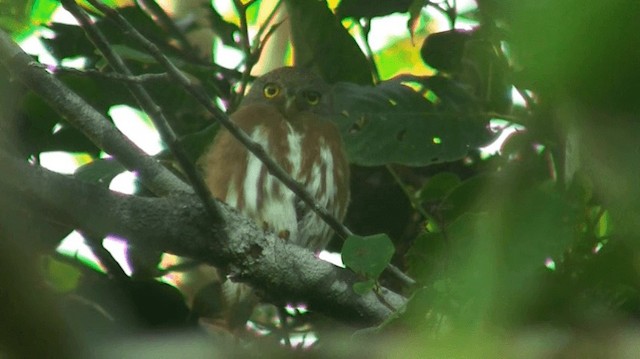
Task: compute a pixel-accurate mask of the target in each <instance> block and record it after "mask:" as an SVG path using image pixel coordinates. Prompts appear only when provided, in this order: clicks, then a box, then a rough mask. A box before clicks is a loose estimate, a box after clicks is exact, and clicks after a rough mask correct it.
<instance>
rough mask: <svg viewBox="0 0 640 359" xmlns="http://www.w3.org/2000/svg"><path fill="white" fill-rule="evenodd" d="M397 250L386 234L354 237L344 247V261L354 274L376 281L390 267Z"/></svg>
mask: <svg viewBox="0 0 640 359" xmlns="http://www.w3.org/2000/svg"><path fill="white" fill-rule="evenodd" d="M394 251H395V248H394V247H393V243H392V242H391V239H389V236H387V235H386V234H374V235H372V236H366V237H361V236H356V235H352V236H349V238H347V240H346V241H345V242H344V245H343V246H342V261H343V263H344V264H345V265H346V266H347V267H349V268H350V269H351V270H353V271H354V272H356V273H358V274H360V275H363V276H365V278H368V279H374V280H375V279H376V278H378V276H380V273H382V271H383V270H384V269H385V268H386V267H387V265H389V262H390V261H391V257H393V253H394Z"/></svg>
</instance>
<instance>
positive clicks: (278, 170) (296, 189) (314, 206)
mask: <svg viewBox="0 0 640 359" xmlns="http://www.w3.org/2000/svg"><path fill="white" fill-rule="evenodd" d="M69 1H70V0H69ZM88 1H89V3H90V4H91V5H93V6H94V7H95V8H97V9H98V10H100V11H102V12H103V13H105V14H106V15H107V16H108V17H109V18H111V19H112V20H114V22H115V23H116V24H117V25H118V26H119V27H120V28H121V29H122V30H123V31H125V32H126V33H128V34H129V35H130V36H131V37H132V39H133V40H135V41H137V42H138V43H139V44H140V45H141V46H143V47H144V48H145V49H146V50H147V51H148V52H149V54H150V55H151V56H153V57H154V58H155V59H156V61H158V63H160V64H161V65H162V66H163V67H165V69H166V70H167V72H168V73H169V75H170V76H171V77H172V78H173V79H174V80H176V81H177V82H178V83H179V84H180V85H181V86H183V87H184V89H185V90H186V91H187V92H188V93H190V94H191V95H192V96H193V97H194V98H195V99H196V100H197V101H198V102H200V104H202V105H203V106H204V107H205V108H206V109H207V111H209V112H210V113H211V114H212V115H213V117H214V118H215V119H216V120H217V121H218V122H219V123H220V124H221V125H222V126H224V127H225V128H226V129H227V130H228V131H229V133H231V135H232V136H233V137H235V138H236V139H237V140H238V141H239V142H240V143H242V145H243V146H245V147H246V148H247V150H248V151H249V152H251V153H252V154H253V155H254V156H256V157H257V158H258V159H259V160H260V161H261V162H262V163H263V164H264V166H265V167H266V168H267V170H268V171H269V174H271V175H272V176H274V177H276V178H277V179H278V180H280V181H281V182H282V183H283V184H284V185H285V186H287V188H289V189H290V190H291V192H293V193H295V195H296V196H297V197H298V198H300V199H301V200H302V201H303V202H304V203H305V204H306V205H307V206H308V207H309V208H310V209H311V210H312V211H314V212H315V213H316V214H317V215H318V216H319V217H320V218H322V220H323V221H325V222H326V223H327V224H328V225H329V226H330V227H331V228H332V229H333V230H334V231H335V232H336V234H337V235H338V236H340V237H341V238H343V239H346V238H347V237H349V236H350V235H353V232H351V230H349V228H347V227H346V226H345V225H343V224H342V223H341V222H340V221H338V220H337V219H336V218H335V217H333V216H332V215H331V214H330V213H329V211H327V209H326V208H324V207H323V206H321V205H319V204H318V203H317V202H316V200H315V198H313V196H312V195H311V194H310V193H309V192H308V191H307V190H306V189H305V188H303V187H302V185H301V184H300V183H298V182H297V181H296V180H294V179H293V178H292V177H291V176H290V175H289V174H288V173H287V172H286V171H284V170H283V169H282V167H280V165H278V164H277V163H276V162H275V161H274V160H273V159H271V158H270V157H269V155H268V154H267V152H266V151H265V150H264V148H263V147H262V146H261V145H260V144H258V143H257V142H255V141H253V140H252V139H251V138H250V137H249V136H248V135H247V134H246V133H245V132H244V131H242V129H240V128H239V127H238V126H237V125H236V124H235V123H233V122H232V121H231V120H230V119H229V117H228V116H227V115H226V114H224V113H223V112H222V111H221V110H220V109H219V108H217V107H216V106H214V105H213V104H212V103H211V100H210V99H209V98H208V97H207V96H206V95H205V94H203V93H202V92H201V91H199V90H198V89H197V88H196V87H195V86H194V85H193V84H192V83H191V81H190V80H189V79H188V78H187V77H186V76H185V75H184V74H183V73H182V72H181V71H180V70H179V69H178V68H177V67H176V66H175V65H174V64H173V63H172V62H171V61H170V60H169V59H168V58H167V57H166V56H165V55H164V54H163V53H162V52H161V51H160V49H159V48H158V47H157V46H156V45H155V44H154V43H152V42H151V41H149V40H148V39H146V38H145V37H144V36H143V35H142V34H141V33H140V32H138V31H137V30H136V29H135V27H133V26H132V25H131V24H130V23H129V22H128V21H127V20H126V19H125V18H124V17H122V15H120V14H119V13H118V12H117V11H115V10H113V9H111V8H110V7H108V6H106V5H104V4H103V3H101V2H100V1H98V0H88ZM387 271H388V272H390V273H391V274H392V275H393V276H395V277H396V278H398V279H399V280H401V281H402V283H403V284H405V285H407V286H412V285H414V284H415V281H414V280H413V279H412V278H410V277H409V276H407V275H406V274H405V273H403V272H402V271H401V270H400V269H398V268H397V267H395V266H394V265H389V266H388V267H387Z"/></svg>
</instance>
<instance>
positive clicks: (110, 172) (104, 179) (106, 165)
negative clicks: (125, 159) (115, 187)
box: [74, 158, 126, 187]
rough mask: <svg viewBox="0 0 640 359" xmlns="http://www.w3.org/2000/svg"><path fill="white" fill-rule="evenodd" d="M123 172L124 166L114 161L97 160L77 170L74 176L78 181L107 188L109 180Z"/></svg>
mask: <svg viewBox="0 0 640 359" xmlns="http://www.w3.org/2000/svg"><path fill="white" fill-rule="evenodd" d="M124 171H126V169H125V168H124V166H122V164H120V162H118V161H116V160H115V159H113V158H98V159H95V160H94V161H92V162H90V163H87V164H86V165H84V166H82V167H80V168H78V169H77V170H76V172H75V173H74V175H75V177H76V178H78V179H80V180H83V181H87V182H92V183H98V184H100V185H103V186H106V187H109V184H110V183H111V180H113V179H114V178H115V177H116V176H117V175H119V174H120V173H122V172H124Z"/></svg>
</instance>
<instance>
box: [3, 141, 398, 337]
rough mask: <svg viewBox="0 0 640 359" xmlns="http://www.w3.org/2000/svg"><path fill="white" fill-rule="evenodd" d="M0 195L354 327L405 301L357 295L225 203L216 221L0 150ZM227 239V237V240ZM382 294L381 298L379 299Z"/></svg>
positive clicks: (197, 205)
mask: <svg viewBox="0 0 640 359" xmlns="http://www.w3.org/2000/svg"><path fill="white" fill-rule="evenodd" d="M0 170H1V171H2V172H3V173H11V174H12V175H10V176H0V193H12V194H13V195H15V196H16V198H20V200H21V201H22V202H23V204H25V205H32V206H34V207H36V208H42V209H43V213H47V216H49V217H50V218H49V219H52V220H54V221H56V222H61V223H67V224H69V225H70V226H73V227H75V228H79V229H81V230H82V229H88V230H90V231H91V233H94V234H95V235H115V236H118V237H121V238H125V239H126V240H128V241H129V242H130V243H133V244H136V245H139V246H148V247H150V248H153V249H158V250H162V251H165V252H169V253H174V254H177V255H180V256H185V257H190V258H194V259H197V260H201V261H203V262H206V263H209V264H212V265H216V266H226V267H228V268H229V269H230V271H231V272H232V273H233V274H234V277H235V278H238V279H239V280H242V281H245V282H247V283H248V284H250V285H251V286H253V287H254V288H256V289H257V290H258V291H259V292H261V293H263V294H264V297H265V298H267V299H268V300H271V301H274V302H280V301H285V300H286V301H301V302H306V303H308V304H309V306H310V308H312V309H314V310H317V311H319V312H322V313H324V314H326V315H328V316H331V317H334V318H336V319H338V320H341V321H343V322H347V323H350V324H354V325H375V324H379V323H380V322H382V321H383V320H385V319H386V318H388V317H389V316H390V315H391V314H392V313H393V311H392V310H391V309H390V308H389V307H388V305H390V306H392V307H393V308H396V309H399V308H401V307H402V306H403V305H404V304H405V301H406V300H405V299H404V298H403V297H402V296H400V295H398V294H396V293H394V292H392V291H389V290H387V289H384V288H382V289H381V290H380V293H379V294H378V295H376V294H375V293H373V292H370V293H368V294H365V295H358V294H356V293H354V292H353V290H352V285H353V284H354V283H356V282H358V278H357V277H356V275H355V274H354V273H352V272H351V271H349V270H346V269H342V268H338V267H336V266H334V265H332V264H330V263H327V262H324V261H322V260H319V259H317V258H316V257H315V256H314V255H313V253H312V252H310V251H308V250H307V249H305V248H302V247H298V246H295V245H291V244H288V243H286V242H284V241H282V240H281V239H280V238H279V237H277V236H276V235H274V234H273V233H267V234H265V233H264V232H263V231H262V230H261V229H260V228H258V226H256V225H255V224H254V223H253V222H252V221H251V220H250V219H248V218H246V217H244V216H242V215H241V214H238V213H237V212H235V211H234V210H233V209H231V208H230V207H228V206H226V205H225V204H223V203H219V205H220V208H221V214H222V216H223V217H224V223H225V224H224V225H220V224H218V223H211V220H210V217H209V216H208V215H207V213H206V211H205V209H204V207H203V205H202V202H201V201H199V199H198V198H197V197H196V196H195V195H193V194H174V195H170V196H167V197H163V198H155V197H154V198H148V197H137V196H130V195H124V194H121V193H117V192H112V191H109V190H107V189H104V188H101V187H99V186H96V185H93V184H90V183H86V182H81V181H79V180H76V179H73V178H69V177H67V176H64V175H60V174H57V173H54V172H51V171H48V170H46V169H44V168H41V167H37V166H31V165H29V164H27V163H25V162H22V161H20V160H16V159H14V158H12V157H10V156H8V155H6V154H5V153H1V152H0ZM225 236H226V237H227V239H226V240H221V239H222V238H224V237H225ZM378 296H380V298H378Z"/></svg>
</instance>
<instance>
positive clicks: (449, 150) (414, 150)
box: [334, 77, 492, 166]
mask: <svg viewBox="0 0 640 359" xmlns="http://www.w3.org/2000/svg"><path fill="white" fill-rule="evenodd" d="M405 78H406V77H405ZM431 80H432V79H431V78H429V79H428V80H422V81H425V82H427V83H431ZM403 82H404V80H403V78H397V79H393V80H389V81H383V82H381V83H380V84H379V85H377V86H375V87H369V86H359V85H355V84H350V83H340V84H337V85H336V86H335V87H334V91H335V92H334V98H335V104H334V105H335V110H336V113H338V115H336V116H335V121H336V122H337V124H338V127H339V129H340V131H341V133H342V136H343V140H344V143H345V146H346V151H347V154H348V156H349V158H350V160H351V162H353V163H356V164H358V165H363V166H375V165H382V164H388V163H398V164H403V165H408V166H426V165H429V164H435V163H440V162H447V161H454V160H458V159H460V158H463V157H464V156H466V155H467V154H468V152H469V150H470V149H472V148H477V147H479V146H482V145H484V144H486V143H487V142H488V141H489V140H490V139H491V138H492V135H491V133H490V132H489V131H488V130H487V127H486V120H485V119H482V118H479V116H478V115H473V114H469V113H466V112H460V111H456V108H457V107H461V108H463V107H465V106H463V105H465V104H464V103H459V105H458V104H457V103H456V101H457V100H458V98H455V101H452V100H451V99H450V98H452V96H451V94H453V95H454V96H458V97H462V96H460V95H459V94H455V93H452V92H451V91H448V90H449V88H446V87H441V88H440V89H439V90H438V91H439V92H436V94H437V95H438V96H440V93H442V94H443V98H442V101H440V102H439V103H437V105H434V104H432V103H431V102H430V101H429V100H427V99H426V98H425V97H424V96H422V95H421V94H420V93H418V92H416V91H414V90H412V89H411V88H409V87H408V86H405V85H404V84H403ZM443 89H444V90H446V91H444V90H443ZM466 100H467V101H469V102H471V101H470V100H469V99H466ZM467 111H470V109H469V108H468V106H467Z"/></svg>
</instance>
